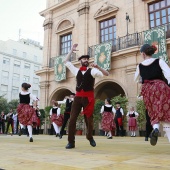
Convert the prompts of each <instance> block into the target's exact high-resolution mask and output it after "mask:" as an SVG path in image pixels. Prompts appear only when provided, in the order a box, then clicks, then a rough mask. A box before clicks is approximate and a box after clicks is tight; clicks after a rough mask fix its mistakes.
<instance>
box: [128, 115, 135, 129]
mask: <svg viewBox="0 0 170 170" xmlns="http://www.w3.org/2000/svg"><path fill="white" fill-rule="evenodd" d="M128 126H129V130H130V131H135V130H136V128H137V123H136V119H135V118H134V117H130V118H129V120H128Z"/></svg>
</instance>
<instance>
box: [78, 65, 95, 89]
mask: <svg viewBox="0 0 170 170" xmlns="http://www.w3.org/2000/svg"><path fill="white" fill-rule="evenodd" d="M76 80H77V85H76V91H81V90H84V91H93V90H94V82H95V79H94V78H93V77H92V75H91V68H89V69H88V70H87V71H86V72H85V73H84V75H83V74H82V72H81V71H80V70H79V71H78V74H77V76H76Z"/></svg>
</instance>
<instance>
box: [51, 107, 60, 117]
mask: <svg viewBox="0 0 170 170" xmlns="http://www.w3.org/2000/svg"><path fill="white" fill-rule="evenodd" d="M53 108H54V109H56V108H58V109H57V116H59V115H60V111H61V109H60V108H59V107H57V106H54V107H53ZM53 108H51V109H50V117H51V115H52V114H53V113H52V109H53Z"/></svg>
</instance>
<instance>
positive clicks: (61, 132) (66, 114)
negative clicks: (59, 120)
mask: <svg viewBox="0 0 170 170" xmlns="http://www.w3.org/2000/svg"><path fill="white" fill-rule="evenodd" d="M69 119H70V113H64V122H63V126H62V128H61V131H60V135H62V136H63V134H64V129H65V127H66V124H67V122H68V120H69Z"/></svg>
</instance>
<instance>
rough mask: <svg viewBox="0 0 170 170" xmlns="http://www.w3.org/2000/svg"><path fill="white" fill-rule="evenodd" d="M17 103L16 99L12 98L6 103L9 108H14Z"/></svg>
mask: <svg viewBox="0 0 170 170" xmlns="http://www.w3.org/2000/svg"><path fill="white" fill-rule="evenodd" d="M18 104H19V101H18V99H13V100H11V101H10V102H9V103H8V107H9V108H10V109H16V108H17V106H18Z"/></svg>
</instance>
